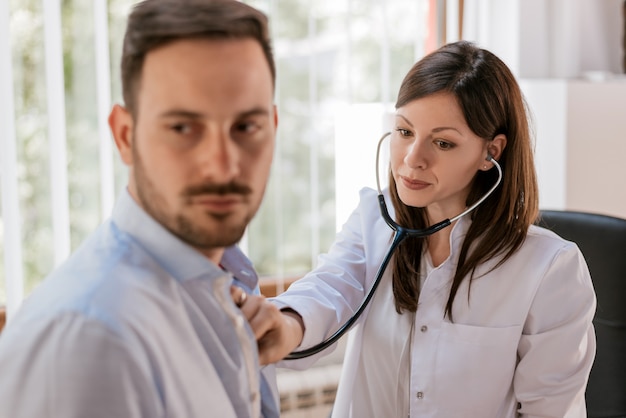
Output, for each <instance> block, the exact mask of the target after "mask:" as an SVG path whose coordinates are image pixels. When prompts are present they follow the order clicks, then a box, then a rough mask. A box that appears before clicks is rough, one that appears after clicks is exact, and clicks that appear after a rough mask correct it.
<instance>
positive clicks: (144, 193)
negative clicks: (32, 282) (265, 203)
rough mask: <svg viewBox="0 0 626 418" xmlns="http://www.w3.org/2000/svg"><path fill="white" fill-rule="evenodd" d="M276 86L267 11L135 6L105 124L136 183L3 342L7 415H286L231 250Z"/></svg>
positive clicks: (261, 158) (249, 279) (267, 141)
mask: <svg viewBox="0 0 626 418" xmlns="http://www.w3.org/2000/svg"><path fill="white" fill-rule="evenodd" d="M274 80H275V67H274V62H273V56H272V52H271V48H270V43H269V39H268V28H267V20H266V17H265V16H264V15H263V14H262V13H260V12H259V11H257V10H255V9H253V8H251V7H249V6H246V5H245V4H243V3H240V2H238V1H235V0H147V1H144V2H141V3H139V4H137V5H136V6H135V7H134V9H133V11H132V13H131V15H130V16H129V19H128V26H127V29H126V35H125V39H124V47H123V53H122V86H123V96H124V106H115V107H114V108H113V110H112V112H111V115H110V117H109V124H110V127H111V131H112V133H113V137H114V138H115V143H116V145H117V148H118V150H119V153H120V156H121V159H122V160H123V162H124V163H125V164H126V165H127V166H128V167H129V179H128V187H127V188H126V190H124V192H123V193H122V194H121V196H120V197H119V199H118V201H117V204H116V206H115V209H114V211H113V214H112V216H111V218H110V219H109V220H108V221H106V222H105V223H104V224H103V225H101V226H100V227H99V228H98V229H97V230H96V231H95V232H94V233H93V234H92V235H91V236H90V237H89V238H88V239H87V240H86V242H84V243H83V244H82V246H81V247H80V248H79V249H78V250H77V251H76V252H75V253H74V254H73V255H72V256H71V257H70V258H69V259H68V260H67V261H66V262H65V264H63V265H62V266H61V267H60V268H58V269H57V270H56V271H54V272H52V274H50V276H49V277H47V278H46V280H44V282H43V283H42V284H41V285H40V286H39V288H38V289H37V290H36V291H35V292H34V293H33V294H32V295H31V296H30V297H29V298H28V299H27V300H26V302H25V304H24V305H23V307H22V308H21V310H20V311H19V312H18V313H17V315H16V316H15V317H14V318H13V319H12V321H10V323H9V325H8V327H7V328H6V329H5V330H4V332H3V333H2V336H1V337H0V416H1V417H7V418H8V417H10V418H20V417H36V418H74V417H76V418H78V417H81V418H82V417H85V418H97V417H103V418H104V417H106V418H126V417H144V418H158V417H177V418H193V417H219V418H225V417H237V418H241V417H259V416H265V417H277V416H278V415H279V412H278V404H277V397H276V391H275V389H276V388H275V381H274V379H273V377H269V378H267V379H266V376H265V374H266V372H267V373H268V374H272V372H273V371H272V370H263V371H262V372H261V371H260V367H259V361H258V354H257V345H256V344H257V343H256V340H255V337H254V335H253V334H252V332H251V330H250V327H249V326H248V325H247V322H246V321H245V318H244V316H243V315H242V313H241V311H240V309H239V307H238V306H237V305H236V304H235V303H233V299H234V300H237V301H239V302H240V304H243V303H244V302H245V294H244V293H243V292H242V290H245V291H246V292H252V293H254V292H256V291H258V285H257V275H256V273H255V271H254V270H253V267H252V265H251V263H250V261H249V260H248V259H247V258H246V257H245V256H244V255H243V254H242V253H241V252H240V251H239V249H238V248H237V247H236V246H235V245H236V243H237V242H238V241H239V240H240V238H241V236H242V234H243V233H244V229H245V228H246V226H247V224H248V222H249V221H250V219H252V217H253V216H254V214H255V212H256V211H257V209H258V207H259V204H260V203H261V200H262V197H263V193H264V190H265V186H266V182H267V179H268V175H269V171H270V164H271V160H272V156H273V150H274V139H275V133H276V125H277V115H276V109H275V106H274V102H273V98H274ZM233 283H234V284H236V285H237V286H238V287H236V288H231V285H232V284H233ZM248 302H249V305H252V303H251V302H250V301H248Z"/></svg>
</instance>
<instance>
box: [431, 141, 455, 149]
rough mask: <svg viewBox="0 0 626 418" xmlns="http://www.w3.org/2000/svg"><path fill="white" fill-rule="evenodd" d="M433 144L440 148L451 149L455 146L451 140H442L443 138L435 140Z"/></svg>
mask: <svg viewBox="0 0 626 418" xmlns="http://www.w3.org/2000/svg"><path fill="white" fill-rule="evenodd" d="M435 145H437V147H439V149H441V150H449V149H452V148H454V147H455V146H456V145H455V144H453V143H451V142H448V141H444V140H441V139H437V140H435Z"/></svg>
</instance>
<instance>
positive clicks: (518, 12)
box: [464, 0, 626, 218]
mask: <svg viewBox="0 0 626 418" xmlns="http://www.w3.org/2000/svg"><path fill="white" fill-rule="evenodd" d="M465 2H466V7H468V10H466V13H465V19H466V23H465V27H466V28H467V32H465V33H464V37H465V38H466V39H470V40H474V41H476V42H478V43H479V45H480V46H482V47H485V48H487V49H490V50H491V51H493V52H494V53H495V54H497V55H498V56H500V57H501V58H502V59H503V60H504V61H505V62H506V63H507V64H508V65H509V66H510V67H511V69H512V71H513V72H514V73H515V75H516V76H517V77H518V78H519V80H520V84H521V86H522V89H523V91H524V94H525V95H526V98H527V100H528V103H529V106H530V109H531V111H532V114H533V116H534V121H535V129H536V141H537V142H536V162H537V172H538V176H539V186H540V202H541V207H542V208H553V209H571V210H583V211H591V212H598V213H604V214H609V215H614V216H620V217H624V218H626V186H625V185H624V183H625V182H626V168H625V165H624V163H623V160H624V157H625V156H626V75H624V74H623V72H624V69H623V68H622V60H623V54H624V49H623V47H622V42H623V38H624V22H623V9H622V8H623V7H624V6H623V5H624V2H623V0H465Z"/></svg>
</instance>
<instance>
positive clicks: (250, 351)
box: [214, 276, 261, 418]
mask: <svg viewBox="0 0 626 418" xmlns="http://www.w3.org/2000/svg"><path fill="white" fill-rule="evenodd" d="M231 282H232V278H231V277H229V276H224V277H220V278H218V279H217V280H215V282H214V294H215V297H216V299H217V301H218V303H219V304H220V305H221V307H222V308H223V309H224V312H225V313H226V315H227V316H228V318H229V319H230V320H231V321H232V322H233V326H234V329H235V333H236V334H237V338H238V339H239V343H240V347H241V350H242V353H243V357H244V363H245V367H246V374H247V376H248V384H249V387H250V403H251V406H252V414H251V416H252V417H254V418H258V417H260V411H261V394H260V384H259V374H258V373H257V361H256V351H255V349H254V347H253V346H252V344H251V343H250V342H251V340H253V337H252V336H251V334H250V333H249V332H248V330H247V328H246V326H245V321H246V320H245V318H244V316H243V314H242V313H241V311H240V310H239V309H238V308H237V307H236V306H235V304H234V303H233V301H232V300H231V296H230V283H231Z"/></svg>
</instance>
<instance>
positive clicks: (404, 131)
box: [396, 128, 411, 137]
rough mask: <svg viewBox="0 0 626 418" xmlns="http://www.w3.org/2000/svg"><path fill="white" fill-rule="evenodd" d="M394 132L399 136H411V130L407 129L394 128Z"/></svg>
mask: <svg viewBox="0 0 626 418" xmlns="http://www.w3.org/2000/svg"><path fill="white" fill-rule="evenodd" d="M396 132H398V133H399V134H400V135H401V136H403V137H409V136H411V131H409V130H407V129H402V128H396Z"/></svg>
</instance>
